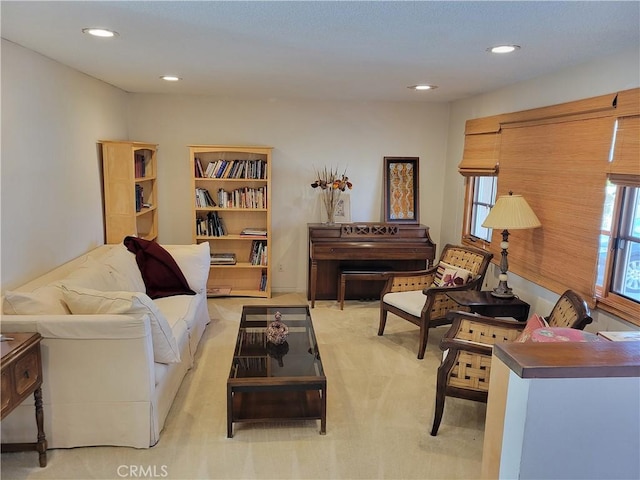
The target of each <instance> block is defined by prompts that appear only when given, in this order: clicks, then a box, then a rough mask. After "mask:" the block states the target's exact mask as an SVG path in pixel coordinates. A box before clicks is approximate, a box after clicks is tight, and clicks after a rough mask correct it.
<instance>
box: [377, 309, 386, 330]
mask: <svg viewBox="0 0 640 480" xmlns="http://www.w3.org/2000/svg"><path fill="white" fill-rule="evenodd" d="M386 325H387V311H386V310H385V309H384V307H382V306H381V307H380V325H379V326H378V335H379V336H382V334H383V333H384V327H385V326H386Z"/></svg>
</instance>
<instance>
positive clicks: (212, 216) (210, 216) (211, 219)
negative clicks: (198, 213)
mask: <svg viewBox="0 0 640 480" xmlns="http://www.w3.org/2000/svg"><path fill="white" fill-rule="evenodd" d="M226 234H227V229H226V227H225V225H224V221H223V220H222V217H220V216H219V215H218V212H208V213H207V215H206V217H198V218H196V235H200V236H206V237H222V236H224V235H226Z"/></svg>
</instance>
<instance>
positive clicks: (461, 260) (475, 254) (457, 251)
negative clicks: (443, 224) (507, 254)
mask: <svg viewBox="0 0 640 480" xmlns="http://www.w3.org/2000/svg"><path fill="white" fill-rule="evenodd" d="M492 258H493V253H490V252H485V251H484V250H480V249H479V248H472V247H463V246H460V245H451V244H447V245H445V246H444V250H442V255H440V261H441V262H445V263H448V264H449V265H453V266H454V267H460V268H464V269H465V270H469V271H470V272H472V273H473V275H474V278H475V279H478V278H479V282H478V285H482V282H483V281H484V276H485V274H486V273H487V268H489V262H490V261H491V259H492Z"/></svg>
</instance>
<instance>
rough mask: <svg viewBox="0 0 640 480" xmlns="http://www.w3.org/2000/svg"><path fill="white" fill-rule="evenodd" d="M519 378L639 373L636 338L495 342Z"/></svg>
mask: <svg viewBox="0 0 640 480" xmlns="http://www.w3.org/2000/svg"><path fill="white" fill-rule="evenodd" d="M493 351H494V354H495V355H496V356H497V357H498V358H499V359H500V360H502V361H503V362H504V363H505V364H506V365H507V366H508V367H509V368H510V369H511V370H513V371H514V372H515V373H516V374H517V375H518V376H519V377H520V378H598V377H640V342H609V341H606V342H605V341H603V342H561V343H560V342H558V343H533V342H530V343H515V342H509V343H498V344H496V345H495V346H494V350H493Z"/></svg>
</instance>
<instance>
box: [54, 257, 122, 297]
mask: <svg viewBox="0 0 640 480" xmlns="http://www.w3.org/2000/svg"><path fill="white" fill-rule="evenodd" d="M60 284H61V285H62V286H66V287H78V288H89V289H91V290H100V291H103V292H113V291H122V290H128V289H129V282H128V281H127V279H126V278H125V277H124V276H123V275H121V274H120V273H119V272H117V271H116V270H115V269H114V268H113V267H111V266H109V265H107V264H105V263H103V262H101V261H97V260H94V259H93V258H91V257H88V258H87V260H86V261H85V262H84V263H83V264H82V265H81V266H80V267H79V268H78V269H77V270H74V271H73V272H71V273H70V274H69V275H68V276H67V277H65V278H63V279H62V280H60Z"/></svg>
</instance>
